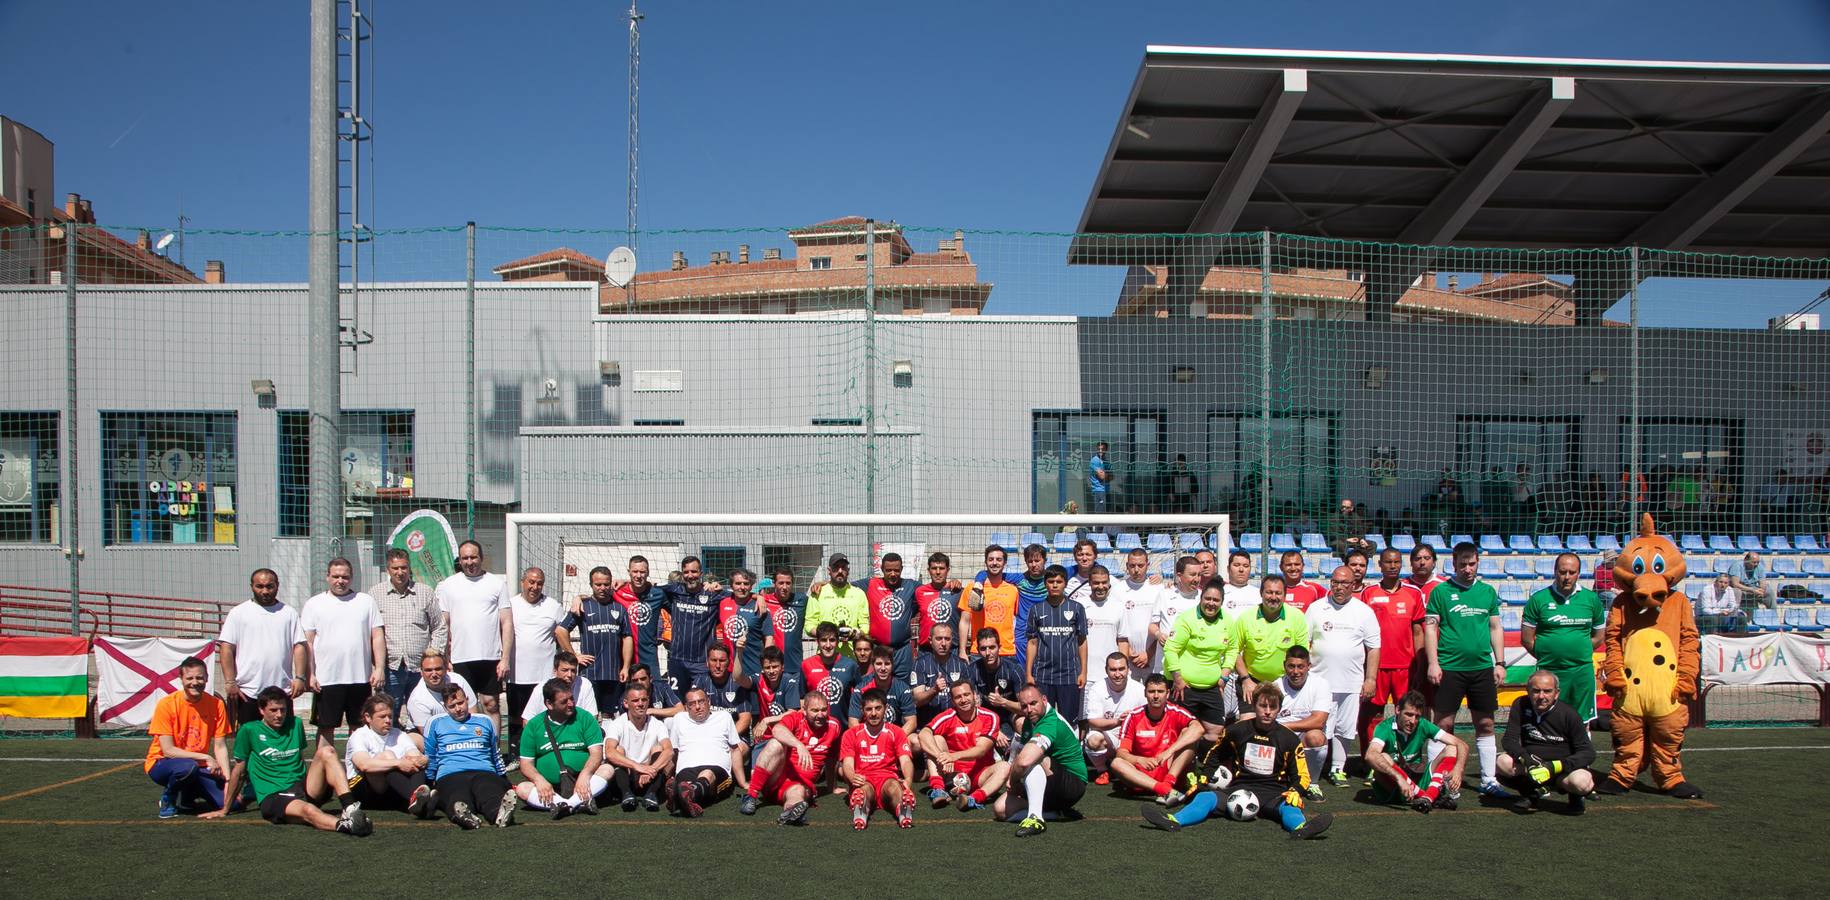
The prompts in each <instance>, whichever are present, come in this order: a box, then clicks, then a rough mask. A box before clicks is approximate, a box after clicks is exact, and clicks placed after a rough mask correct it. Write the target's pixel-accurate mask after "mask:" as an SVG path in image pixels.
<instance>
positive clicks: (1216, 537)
mask: <svg viewBox="0 0 1830 900" xmlns="http://www.w3.org/2000/svg"><path fill="white" fill-rule="evenodd" d="M1234 540H1235V544H1234V546H1238V544H1237V543H1236V542H1237V540H1238V539H1237V538H1235V539H1234ZM1207 549H1209V550H1212V551H1214V552H1215V553H1219V552H1221V551H1224V550H1231V549H1232V547H1222V546H1220V532H1218V531H1216V532H1214V533H1213V534H1210V535H1208V536H1207Z"/></svg>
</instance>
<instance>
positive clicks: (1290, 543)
mask: <svg viewBox="0 0 1830 900" xmlns="http://www.w3.org/2000/svg"><path fill="white" fill-rule="evenodd" d="M1271 549H1272V550H1275V551H1277V552H1279V553H1288V552H1290V551H1291V550H1295V549H1296V539H1295V538H1293V537H1291V536H1290V535H1288V534H1286V533H1284V532H1282V531H1279V532H1277V533H1276V534H1273V535H1271Z"/></svg>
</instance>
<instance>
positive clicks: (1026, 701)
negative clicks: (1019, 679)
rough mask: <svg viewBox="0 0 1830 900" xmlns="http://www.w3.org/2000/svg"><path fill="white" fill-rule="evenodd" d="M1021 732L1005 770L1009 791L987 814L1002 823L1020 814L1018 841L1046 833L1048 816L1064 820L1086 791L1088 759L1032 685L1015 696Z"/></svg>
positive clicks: (1077, 739) (1071, 732)
mask: <svg viewBox="0 0 1830 900" xmlns="http://www.w3.org/2000/svg"><path fill="white" fill-rule="evenodd" d="M1017 705H1018V707H1019V708H1020V709H1021V711H1022V720H1021V721H1022V723H1023V731H1022V733H1021V734H1019V735H1017V740H1016V746H1018V747H1020V748H1022V749H1019V750H1018V751H1017V753H1016V758H1015V759H1013V760H1012V761H1011V764H1010V788H1009V790H1008V791H1007V792H1006V793H1005V794H1004V796H1002V797H999V798H998V801H997V802H996V803H994V804H992V813H993V814H994V815H996V816H997V817H998V818H999V819H1001V820H1003V821H1006V822H1008V821H1010V820H1011V819H1012V818H1015V817H1016V814H1017V811H1018V809H1019V808H1022V809H1023V810H1024V816H1023V821H1022V822H1020V823H1019V824H1018V825H1017V837H1031V836H1033V835H1038V834H1041V833H1042V832H1044V831H1047V830H1048V826H1047V825H1045V824H1044V823H1043V816H1044V815H1045V814H1047V813H1056V814H1058V815H1060V814H1066V813H1068V812H1069V811H1070V810H1072V809H1073V808H1074V804H1076V803H1079V802H1080V797H1081V795H1082V794H1085V793H1086V790H1087V757H1086V753H1085V752H1084V751H1083V750H1081V748H1080V736H1079V735H1077V734H1075V733H1074V726H1073V725H1072V724H1070V723H1069V722H1068V720H1066V719H1063V718H1062V717H1061V713H1059V712H1056V711H1055V708H1054V707H1052V706H1049V705H1048V698H1047V697H1044V696H1043V695H1042V691H1041V690H1040V689H1038V688H1037V687H1036V686H1035V685H1033V684H1032V685H1030V686H1028V687H1026V688H1024V689H1023V690H1021V691H1019V692H1018V693H1017Z"/></svg>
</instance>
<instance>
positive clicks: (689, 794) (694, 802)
mask: <svg viewBox="0 0 1830 900" xmlns="http://www.w3.org/2000/svg"><path fill="white" fill-rule="evenodd" d="M674 808H675V811H676V812H679V813H680V814H681V815H684V816H686V817H687V818H689V819H697V818H699V817H700V816H703V815H705V807H703V806H700V805H699V792H698V791H697V790H696V789H694V787H693V783H692V782H690V781H689V782H687V783H685V784H684V785H681V788H680V799H679V801H678V803H676V804H675V807H674Z"/></svg>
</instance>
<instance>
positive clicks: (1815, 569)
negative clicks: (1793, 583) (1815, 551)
mask: <svg viewBox="0 0 1830 900" xmlns="http://www.w3.org/2000/svg"><path fill="white" fill-rule="evenodd" d="M1798 570H1799V571H1800V572H1803V573H1804V574H1805V575H1807V576H1811V575H1815V576H1817V577H1819V578H1822V577H1824V576H1830V560H1825V559H1824V558H1823V557H1821V556H1807V557H1805V561H1804V562H1803V563H1801V564H1800V565H1799V567H1798Z"/></svg>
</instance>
